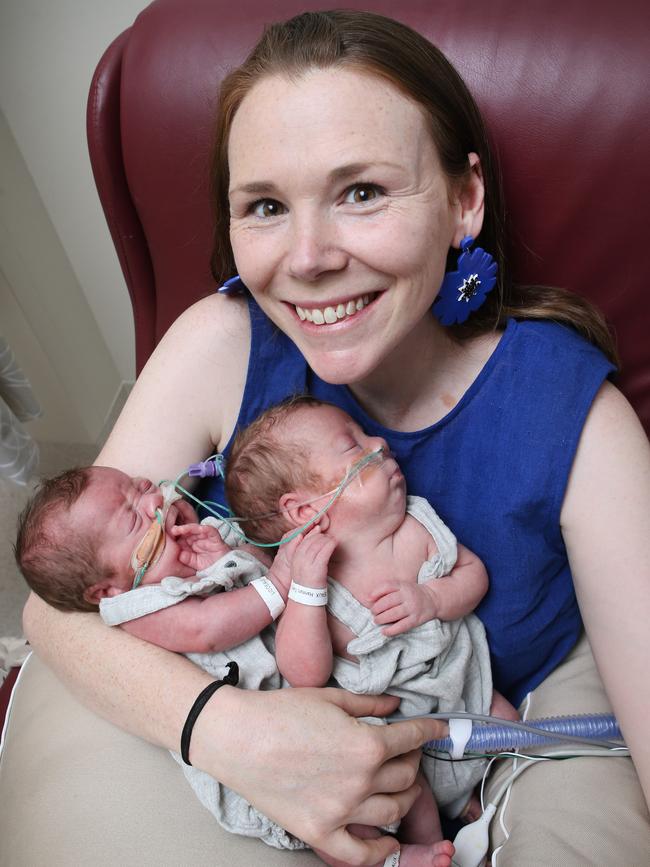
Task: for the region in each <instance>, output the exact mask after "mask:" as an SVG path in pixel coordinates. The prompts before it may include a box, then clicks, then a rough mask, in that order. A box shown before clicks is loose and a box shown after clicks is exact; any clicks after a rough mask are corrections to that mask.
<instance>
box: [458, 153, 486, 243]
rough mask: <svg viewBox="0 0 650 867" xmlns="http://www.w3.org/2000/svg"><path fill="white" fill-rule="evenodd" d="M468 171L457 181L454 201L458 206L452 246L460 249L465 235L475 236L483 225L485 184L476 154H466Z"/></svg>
mask: <svg viewBox="0 0 650 867" xmlns="http://www.w3.org/2000/svg"><path fill="white" fill-rule="evenodd" d="M467 158H468V160H469V172H468V173H467V174H466V175H465V176H464V177H463V178H462V179H461V180H459V181H458V182H457V186H456V191H455V196H456V198H455V203H456V205H457V208H458V211H457V213H458V224H457V227H456V232H455V234H454V239H453V242H452V243H453V246H454V247H456V248H458V249H460V242H461V241H462V240H463V238H464V237H466V236H467V235H471V236H472V238H476V237H477V236H478V234H479V232H480V231H481V229H482V227H483V216H484V203H485V185H484V183H483V170H482V169H481V161H480V159H479V157H478V154H475V153H471V154H468V155H467Z"/></svg>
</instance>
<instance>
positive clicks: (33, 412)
mask: <svg viewBox="0 0 650 867" xmlns="http://www.w3.org/2000/svg"><path fill="white" fill-rule="evenodd" d="M41 414H42V410H41V407H40V405H39V403H38V401H37V400H36V398H35V397H34V394H33V392H32V389H31V386H30V384H29V380H28V379H27V377H26V376H25V374H24V373H23V372H22V370H21V369H20V368H19V367H18V365H17V364H16V359H15V358H14V354H13V352H12V351H11V349H9V345H8V343H7V341H6V340H5V339H4V337H2V336H0V476H2V477H3V478H6V479H10V480H11V481H12V482H15V483H16V484H18V485H24V484H25V483H26V482H27V481H28V480H29V478H30V477H31V476H32V474H33V472H34V470H35V469H36V466H37V464H38V446H37V445H36V443H35V442H34V441H33V440H32V438H31V437H30V436H29V434H28V433H27V431H26V430H25V429H24V427H23V426H22V424H21V422H23V421H31V419H34V418H38V417H39V416H40V415H41Z"/></svg>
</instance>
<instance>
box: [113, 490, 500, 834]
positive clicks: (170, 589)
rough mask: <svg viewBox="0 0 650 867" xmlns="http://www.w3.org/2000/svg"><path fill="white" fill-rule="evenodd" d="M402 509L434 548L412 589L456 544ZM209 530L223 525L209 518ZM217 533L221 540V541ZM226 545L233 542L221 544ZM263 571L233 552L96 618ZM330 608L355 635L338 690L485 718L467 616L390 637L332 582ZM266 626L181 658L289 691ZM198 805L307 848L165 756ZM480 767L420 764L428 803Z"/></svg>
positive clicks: (476, 636) (458, 795) (477, 650)
mask: <svg viewBox="0 0 650 867" xmlns="http://www.w3.org/2000/svg"><path fill="white" fill-rule="evenodd" d="M407 510H408V513H409V514H410V515H412V516H413V517H414V518H416V519H417V520H418V521H419V522H420V523H421V524H422V525H423V526H424V527H425V528H426V529H427V531H428V532H429V533H430V534H431V536H432V537H433V539H434V541H435V542H436V545H437V547H438V553H437V554H436V556H435V557H434V558H433V559H432V560H428V561H426V562H425V563H424V564H423V565H422V567H421V568H420V572H419V574H418V583H423V582H425V581H430V580H435V579H437V578H440V577H442V576H443V575H446V574H448V573H449V572H450V571H451V569H452V568H453V566H454V564H455V562H456V540H455V538H454V536H453V534H452V533H451V531H450V530H449V529H448V528H447V527H446V526H445V524H444V523H443V522H442V521H441V520H440V518H439V517H438V516H437V515H436V513H435V512H434V510H433V509H432V508H431V506H430V505H429V503H428V502H427V501H426V500H424V499H422V498H421V497H409V498H408V502H407ZM205 522H207V523H211V524H212V525H213V526H217V528H218V529H220V531H221V532H222V534H223V530H224V529H225V528H223V525H222V524H221V522H217V521H215V519H213V518H206V521H205ZM224 535H225V534H224ZM225 541H227V542H230V543H231V544H232V542H233V541H234V539H231V538H228V537H225ZM265 572H266V569H265V567H264V566H263V565H262V564H261V563H260V562H259V561H258V560H256V559H255V557H253V556H252V555H251V554H248V553H247V552H245V551H238V550H233V551H232V552H231V553H229V554H227V555H225V556H224V557H222V558H221V559H220V560H218V561H216V562H215V563H214V564H212V566H210V567H209V568H208V569H205V570H203V571H201V572H199V573H197V575H196V578H193V579H192V578H190V579H188V580H182V579H180V578H173V577H170V578H165V579H163V581H162V582H161V583H160V584H148V585H145V586H144V587H138V588H137V589H136V590H131V591H129V592H127V593H123V594H121V595H119V596H114V597H111V598H109V599H103V600H102V602H101V603H100V614H101V616H102V619H103V620H104V622H105V623H108V624H109V625H111V626H117V625H119V624H120V623H125V622H127V621H128V620H133V619H135V618H137V617H142V616H143V615H145V614H150V613H152V612H153V611H158V610H160V609H162V608H167V607H169V606H171V605H175V604H177V603H178V602H182V601H183V600H184V599H186V598H187V597H188V596H193V595H208V594H210V593H214V592H218V591H222V590H230V589H232V588H233V587H242V586H245V585H247V584H248V583H249V582H250V581H252V580H253V579H254V578H259V577H261V576H262V575H263V574H265ZM328 584H329V600H328V606H327V607H328V611H329V612H330V613H331V614H332V615H333V616H334V617H336V618H337V619H338V620H340V621H341V622H342V623H344V624H345V625H346V626H348V627H349V628H350V629H351V630H352V632H353V633H354V634H355V635H356V636H357V637H356V638H355V639H353V640H352V641H351V642H350V643H349V644H348V652H349V653H350V654H352V655H354V656H355V657H357V659H358V664H357V663H354V662H352V661H350V660H347V659H343V658H340V657H335V659H334V665H333V671H332V677H333V681H335V682H336V684H337V685H339V686H342V687H344V688H345V689H347V690H349V691H350V692H355V693H374V694H381V693H384V692H387V693H390V694H392V695H397V696H399V697H400V698H401V704H400V712H401V713H402V714H404V715H405V716H410V715H415V714H423V713H430V712H436V711H439V712H446V711H452V710H455V711H464V710H471V711H473V712H474V713H488V712H489V708H490V702H491V698H492V677H491V673H490V659H489V651H488V647H487V642H486V639H485V632H484V630H483V626H482V625H481V623H480V621H479V620H478V619H477V618H476V617H474V616H473V615H469V616H468V617H465V618H463V619H461V620H456V621H452V622H446V623H443V622H441V621H439V620H432V621H428V622H427V623H423V624H422V625H421V626H418V627H416V628H415V629H412V630H410V631H409V632H407V633H404V634H402V635H398V636H395V637H393V638H388V637H386V636H385V635H383V633H382V631H381V627H378V626H376V625H375V624H374V622H373V620H372V616H371V614H370V612H369V611H368V610H367V609H366V608H364V607H363V606H362V605H361V604H360V603H359V602H358V601H357V600H356V599H355V598H354V596H352V594H351V593H350V592H349V591H348V590H346V589H345V588H344V587H342V586H341V585H339V584H337V583H336V581H334V580H332V579H331V578H330V579H328ZM273 651H274V629H273V627H269V628H267V629H265V630H264V631H263V632H262V633H261V634H260V635H258V636H255V637H254V638H251V639H249V640H248V641H246V642H244V643H243V644H240V645H239V646H238V647H233V648H231V649H230V650H228V651H224V652H220V653H209V654H205V653H200V654H199V653H188V654H187V657H188V658H189V659H191V660H192V661H193V662H195V663H196V664H197V665H200V666H201V667H202V668H204V669H205V670H206V671H208V672H209V673H210V674H212V675H213V676H215V677H219V678H220V677H223V676H225V674H226V668H225V666H226V663H228V662H230V661H231V660H235V661H236V662H237V664H238V665H239V671H240V686H242V687H244V688H246V689H278V688H280V687H285V686H288V683H287V682H286V680H284V679H283V678H282V676H281V675H280V673H279V672H278V670H277V666H276V663H275V658H274V655H273ZM172 755H173V756H174V758H175V759H176V760H177V761H178V762H179V764H180V765H181V767H182V768H183V772H184V773H185V776H186V777H187V779H188V780H189V782H190V784H191V786H192V788H193V789H194V791H195V792H196V794H197V796H198V798H199V800H200V801H201V803H203V804H204V806H206V807H207V808H208V809H209V810H210V811H211V812H212V813H213V814H214V816H215V817H216V819H217V821H218V822H219V823H220V824H221V825H222V826H223V827H224V828H226V830H228V831H232V832H234V833H237V834H244V835H246V836H249V837H259V838H260V839H262V840H263V841H264V842H265V843H267V844H268V845H270V846H274V847H276V848H280V849H301V848H305V844H304V843H303V842H302V841H301V840H299V839H297V838H296V837H294V836H293V835H291V834H289V833H288V832H287V831H285V830H284V829H283V828H280V827H279V826H278V825H276V824H275V823H274V822H272V821H271V820H270V819H268V818H267V817H266V816H264V815H262V814H261V813H259V812H258V811H257V810H256V809H255V808H254V807H252V806H251V805H250V804H249V803H248V802H247V801H245V800H244V799H243V798H242V797H241V796H240V795H238V794H237V793H236V792H233V791H232V790H230V789H228V788H227V787H226V786H223V785H222V784H221V783H219V782H217V781H216V780H214V779H213V778H212V777H210V776H209V775H208V774H205V773H203V771H200V770H197V769H196V768H194V767H191V766H188V765H185V764H184V763H183V762H182V761H181V759H180V756H178V755H177V754H176V753H172ZM484 766H485V762H482V761H476V762H456V763H451V762H436V761H434V760H433V759H430V758H428V757H426V756H424V757H423V759H422V763H421V767H422V770H423V772H424V773H425V775H426V777H427V779H428V780H429V783H430V784H431V788H432V790H433V793H434V795H435V797H436V801H437V803H438V804H439V805H440V806H442V807H444V806H445V805H451V804H452V802H456V801H459V799H465V798H466V797H468V796H469V793H470V792H471V790H472V788H473V787H474V785H475V783H476V782H477V781H478V780H479V779H480V778H481V776H482V774H483V770H484Z"/></svg>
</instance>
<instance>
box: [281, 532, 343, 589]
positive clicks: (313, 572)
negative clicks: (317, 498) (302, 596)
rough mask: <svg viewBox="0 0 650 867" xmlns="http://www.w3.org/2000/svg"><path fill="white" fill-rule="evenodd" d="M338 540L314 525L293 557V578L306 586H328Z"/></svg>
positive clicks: (302, 539) (295, 550) (297, 582)
mask: <svg viewBox="0 0 650 867" xmlns="http://www.w3.org/2000/svg"><path fill="white" fill-rule="evenodd" d="M335 548H336V542H335V541H334V539H332V538H331V537H330V536H328V535H327V534H326V533H323V532H322V531H321V529H320V527H318V526H316V527H313V528H312V529H311V530H310V531H309V532H308V533H307V534H305V535H304V536H302V538H301V541H300V544H299V545H298V546H297V547H296V548H295V549H294V551H293V557H292V559H291V580H292V581H295V582H296V584H302V585H304V586H305V587H314V588H322V587H326V586H327V569H328V566H329V562H330V557H331V556H332V554H333V553H334V549H335Z"/></svg>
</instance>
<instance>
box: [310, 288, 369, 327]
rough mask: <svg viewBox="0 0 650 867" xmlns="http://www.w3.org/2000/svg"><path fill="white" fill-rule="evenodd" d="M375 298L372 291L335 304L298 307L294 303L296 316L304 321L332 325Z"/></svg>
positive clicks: (348, 316)
mask: <svg viewBox="0 0 650 867" xmlns="http://www.w3.org/2000/svg"><path fill="white" fill-rule="evenodd" d="M375 298H376V293H375V292H372V293H370V294H368V295H359V296H358V297H357V298H351V299H350V300H349V301H346V302H342V303H341V304H337V305H336V306H331V307H330V306H328V307H299V306H298V305H297V304H296V305H294V307H295V311H296V313H297V314H298V318H299V319H300V320H301V321H302V322H304V321H305V320H306V321H307V322H313V324H314V325H333V324H334V323H335V322H342V321H343V320H344V319H349V318H350V317H351V316H354V315H355V314H356V313H359V311H361V310H363V308H364V307H367V306H368V304H370V302H371V301H374V300H375Z"/></svg>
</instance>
